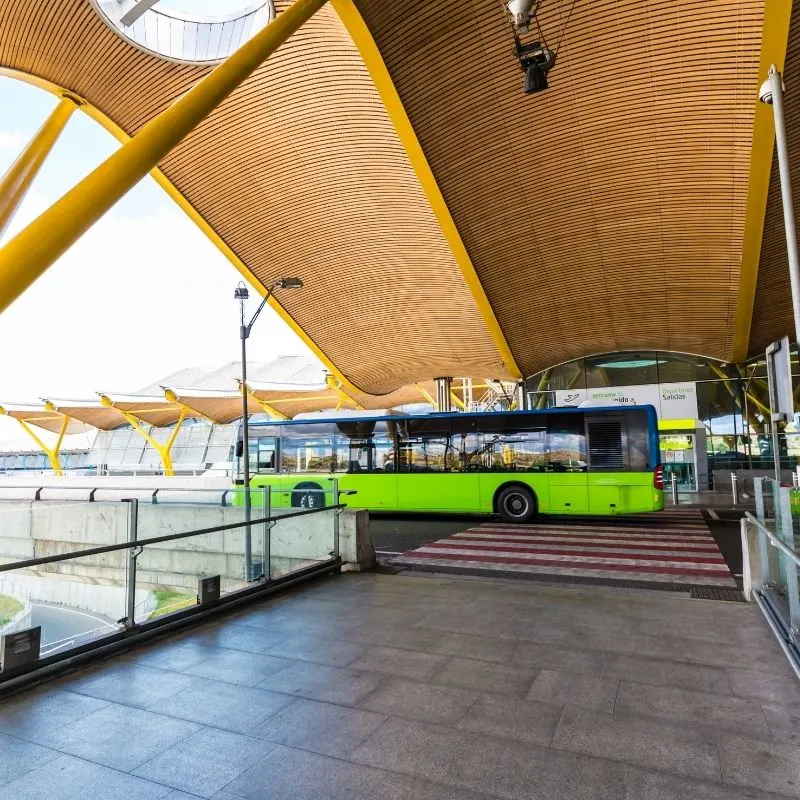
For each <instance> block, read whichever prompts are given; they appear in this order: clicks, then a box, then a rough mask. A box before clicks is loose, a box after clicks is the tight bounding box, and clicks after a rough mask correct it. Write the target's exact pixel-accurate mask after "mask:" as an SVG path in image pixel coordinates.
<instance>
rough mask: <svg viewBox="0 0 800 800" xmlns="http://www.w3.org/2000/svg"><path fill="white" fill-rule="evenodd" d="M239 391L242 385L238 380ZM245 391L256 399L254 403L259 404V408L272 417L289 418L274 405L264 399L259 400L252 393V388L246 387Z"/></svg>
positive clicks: (242, 388)
mask: <svg viewBox="0 0 800 800" xmlns="http://www.w3.org/2000/svg"><path fill="white" fill-rule="evenodd" d="M239 391H240V392H242V391H244V387H243V386H242V383H241V381H239ZM247 393H248V394H249V395H250V397H252V398H253V400H255V401H256V403H258V404H259V405H260V406H261V408H262V409H263V410H264V411H265V412H266V413H267V414H269V415H270V416H271V417H272V419H289V417H287V416H286V414H283V413H281V412H280V411H278V409H277V408H275V407H274V406H272V405H270V404H269V403H267V402H266V401H264V400H260V399H259V398H258V397H256V396H255V394H254V393H253V390H252V389H248V390H247ZM279 402H281V401H279ZM283 402H286V401H285V400H284V401H283Z"/></svg>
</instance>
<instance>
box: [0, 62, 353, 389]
mask: <svg viewBox="0 0 800 800" xmlns="http://www.w3.org/2000/svg"><path fill="white" fill-rule="evenodd" d="M0 77H5V78H13V79H14V80H18V81H22V82H24V83H28V84H30V85H31V86H36V87H37V88H38V89H42V90H43V91H45V92H50V93H51V94H55V95H59V96H61V95H62V94H63V93H64V89H63V87H61V86H59V85H58V84H55V83H52V82H51V81H48V80H45V79H44V78H41V77H39V76H38V75H32V74H30V73H28V72H19V71H18V70H12V69H8V68H7V67H0ZM80 104H81V110H82V111H83V112H84V113H85V114H86V115H87V116H89V117H91V118H92V119H93V120H94V121H95V122H96V123H97V124H98V125H101V126H102V127H103V128H105V130H107V131H108V132H109V133H110V134H111V135H112V136H113V137H114V138H115V139H117V141H119V142H120V143H122V144H125V143H126V142H129V141H130V139H131V137H130V136H129V135H128V134H127V133H125V131H124V130H122V128H120V127H119V125H117V124H116V123H115V122H114V121H113V120H111V119H110V118H109V117H107V116H106V115H105V114H104V113H103V112H102V111H100V109H99V108H96V107H95V106H93V105H92V104H91V103H88V102H87V101H86V100H85V99H84V98H81V99H80ZM150 177H151V178H153V180H154V181H155V182H156V183H157V184H158V185H159V186H160V187H161V188H162V189H163V190H164V191H165V192H166V193H167V195H168V196H169V198H170V199H171V200H172V201H173V202H174V203H175V205H177V206H178V207H179V208H180V209H181V210H182V211H183V212H184V214H186V216H187V217H189V219H191V220H192V222H194V224H195V225H197V227H198V228H199V229H200V230H201V231H202V232H203V233H204V234H205V235H206V236H207V237H208V239H209V241H210V242H211V243H212V244H213V245H214V246H215V247H216V248H217V249H218V250H219V251H220V252H221V253H222V255H224V256H225V258H227V259H228V261H230V262H231V264H233V266H234V267H235V268H236V269H237V270H238V272H239V273H240V274H241V275H242V277H243V278H244V279H245V280H246V281H247V282H248V283H249V284H250V285H251V286H254V287H256V289H257V290H258V291H259V292H260V293H261V294H262V295H265V294H266V293H267V290H266V287H265V286H264V285H263V284H262V283H261V281H260V280H259V279H258V278H257V277H256V275H255V274H254V273H253V272H251V271H250V269H249V267H248V266H247V265H246V264H245V263H244V262H243V261H242V260H241V259H240V258H239V257H238V256H237V255H236V253H235V252H234V251H233V250H232V249H231V248H230V247H228V245H227V244H226V242H225V240H224V239H223V238H222V237H221V236H220V235H219V234H218V233H217V232H216V231H215V230H214V229H213V228H212V227H211V226H210V225H209V224H208V222H206V220H205V218H204V217H203V216H202V215H201V214H200V212H199V211H198V210H197V209H196V208H195V207H194V206H193V205H192V204H191V203H190V202H189V201H188V200H187V199H186V198H185V197H184V196H183V195H182V194H181V193H180V192H179V191H178V189H177V188H176V187H175V186H174V185H173V184H172V182H171V181H170V180H169V178H167V176H166V175H164V173H163V172H162V171H161V170H160V169H158V168H157V167H156V168H154V169H152V170H150ZM268 304H269V305H270V306H271V307H272V309H273V310H274V311H275V312H276V313H277V314H278V316H279V317H280V318H281V319H282V320H283V321H284V322H285V323H286V324H287V325H288V326H289V327H290V328H291V329H292V330H293V331H294V332H295V333H296V334H297V335H298V336H299V337H300V339H301V340H302V341H303V342H305V344H306V345H307V346H308V347H309V349H310V350H312V351H313V352H314V354H315V355H316V356H317V358H319V360H320V361H321V362H322V363H323V364H324V365H325V367H326V369H328V370H329V371H330V372H332V373H333V374H334V375H335V376H336V377H337V378H338V379H339V380H340V381H341V382H342V384H343V385H344V386H347V387H348V388H350V389H351V390H353V391H360V389H359V388H358V387H357V386H355V385H354V384H353V383H351V382H350V381H349V380H348V379H347V377H346V376H345V375H344V373H342V372H341V371H340V370H339V369H338V368H337V367H336V365H335V364H334V363H333V362H332V361H331V360H330V359H329V358H328V356H327V355H326V354H325V353H324V352H323V351H322V350H321V349H320V347H319V345H317V344H316V342H314V340H313V339H312V338H311V337H310V336H309V335H308V333H306V331H305V329H304V328H303V327H302V326H301V325H300V324H299V323H298V322H297V321H296V320H295V319H294V317H292V316H291V315H290V314H289V312H288V311H286V309H285V308H284V307H283V306H282V305H281V304H280V303H279V302H278V301H277V300H276V299H275V295H274V294H273V295H271V296H270V298H269V301H268Z"/></svg>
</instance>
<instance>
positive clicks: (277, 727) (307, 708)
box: [250, 698, 386, 757]
mask: <svg viewBox="0 0 800 800" xmlns="http://www.w3.org/2000/svg"><path fill="white" fill-rule="evenodd" d="M385 719H386V716H385V715H384V714H375V713H373V712H371V711H364V710H361V709H356V708H348V707H347V706H336V705H332V704H330V703H320V702H317V701H316V700H306V699H304V698H298V699H297V700H295V701H294V702H292V703H290V704H289V705H288V706H286V708H284V709H282V710H281V711H279V712H278V713H277V714H274V715H273V716H271V717H270V718H269V719H268V720H266V721H264V722H262V723H261V724H260V725H257V726H256V727H255V728H253V730H252V731H251V732H250V734H251V735H252V736H258V737H260V738H263V739H268V740H269V741H271V742H275V743H277V744H285V745H288V746H290V747H297V748H300V749H302V750H312V751H313V752H315V753H321V754H322V755H328V756H339V757H344V756H347V755H348V754H349V753H350V752H351V751H352V750H354V749H355V748H356V747H358V745H359V744H361V742H363V741H364V739H366V738H367V736H369V735H370V734H371V733H372V732H373V731H374V730H375V729H376V728H377V727H378V726H379V725H381V724H382V723H383V722H384V721H385Z"/></svg>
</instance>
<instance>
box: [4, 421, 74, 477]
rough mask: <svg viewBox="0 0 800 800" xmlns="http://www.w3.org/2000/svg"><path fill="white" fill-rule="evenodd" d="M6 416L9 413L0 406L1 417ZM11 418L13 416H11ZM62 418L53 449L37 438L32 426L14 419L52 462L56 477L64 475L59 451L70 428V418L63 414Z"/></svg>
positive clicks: (51, 465)
mask: <svg viewBox="0 0 800 800" xmlns="http://www.w3.org/2000/svg"><path fill="white" fill-rule="evenodd" d="M56 413H59V412H56ZM4 414H8V412H7V411H6V410H5V409H4V408H3V407H2V406H0V416H3V415H4ZM9 416H11V415H10V414H9ZM61 417H62V420H61V427H60V428H59V431H58V439H56V443H55V444H54V445H53V446H52V447H48V446H47V445H46V444H45V443H44V441H43V440H42V439H41V438H40V437H39V436H37V434H36V431H34V430H33V428H32V427H31V425H29V424H28V423H27V422H26V421H25V420H24V419H20V418H19V417H14V419H16V420H17V422H18V423H19V426H20V427H21V428H22V430H24V431H25V433H27V434H28V436H30V437H31V439H33V441H34V442H36V444H37V445H38V447H39V449H40V450H41V451H42V452H43V453H44V454H45V455H46V456H47V460H48V461H49V462H50V467H51V468H52V470H53V474H54V475H63V474H64V472H63V470H62V469H61V458H60V457H59V451H60V450H61V444H62V442H63V441H64V435H65V434H66V432H67V428H68V427H69V423H70V418H69V417H68V416H66V415H65V414H62V415H61Z"/></svg>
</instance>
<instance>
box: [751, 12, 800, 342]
mask: <svg viewBox="0 0 800 800" xmlns="http://www.w3.org/2000/svg"><path fill="white" fill-rule="evenodd" d="M783 82H784V84H785V85H786V95H785V99H784V113H785V116H786V135H787V139H788V142H789V165H790V169H791V173H792V189H793V192H794V213H795V219H800V202H798V189H800V7H798V5H797V4H796V3H795V4H794V6H793V7H792V19H791V23H790V26H789V45H788V47H787V49H786V62H785V64H784V69H783ZM786 335H788V336H789V338H790V339H791V340H792V341H794V339H795V331H794V320H793V314H792V292H791V287H790V284H789V262H788V259H787V255H786V233H785V229H784V223H783V205H782V202H781V185H780V179H779V175H778V157H777V153H775V154H774V155H773V158H772V173H771V177H770V183H769V194H768V196H767V210H766V214H765V217H764V235H763V238H762V240H761V257H760V259H759V265H758V282H757V283H756V296H755V302H754V304H753V324H752V327H751V329H750V350H749V354H750V355H751V356H753V355H758V354H763V352H764V350H765V349H766V347H767V345H768V344H770V342H774V341H776V340H778V339H780V338H781V337H782V336H786Z"/></svg>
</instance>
